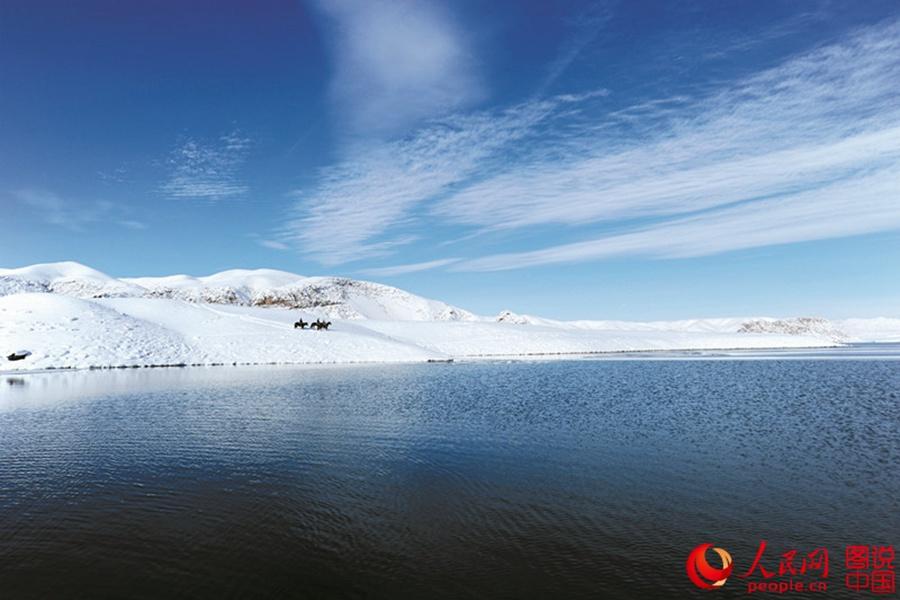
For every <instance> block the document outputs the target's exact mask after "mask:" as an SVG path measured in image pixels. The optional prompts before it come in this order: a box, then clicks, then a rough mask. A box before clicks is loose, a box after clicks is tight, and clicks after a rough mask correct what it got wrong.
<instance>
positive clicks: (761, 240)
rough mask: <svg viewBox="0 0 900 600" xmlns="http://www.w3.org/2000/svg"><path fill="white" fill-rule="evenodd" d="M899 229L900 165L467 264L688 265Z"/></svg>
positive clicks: (479, 267) (470, 267) (465, 265)
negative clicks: (629, 259) (615, 261)
mask: <svg viewBox="0 0 900 600" xmlns="http://www.w3.org/2000/svg"><path fill="white" fill-rule="evenodd" d="M895 229H900V165H893V166H891V167H889V168H884V169H880V170H877V171H875V172H873V173H870V174H868V175H864V176H861V177H857V178H854V179H852V180H849V181H842V182H837V183H832V184H830V185H826V186H823V187H820V188H817V189H815V190H809V191H805V192H799V193H796V194H789V195H785V196H783V197H780V198H775V199H768V200H761V201H759V202H752V203H747V204H741V205H737V206H733V207H729V208H722V209H718V210H714V211H710V212H706V213H702V214H699V215H696V216H692V217H688V218H682V219H677V220H674V221H670V222H666V223H663V224H661V225H657V226H653V227H647V228H644V229H640V230H637V231H634V232H631V233H625V234H620V235H611V236H608V237H605V238H600V239H595V240H589V241H585V242H577V243H572V244H560V245H557V246H552V247H549V248H543V249H540V250H534V251H530V252H514V253H505V254H496V255H493V256H486V257H482V258H476V259H472V260H469V261H465V262H461V263H458V264H457V265H455V266H454V267H452V269H453V270H460V271H502V270H508V269H519V268H524V267H535V266H542V265H551V264H559V263H573V262H584V261H591V260H599V259H604V258H611V257H615V256H629V255H630V256H645V257H650V258H688V257H694V256H704V255H709V254H717V253H720V252H726V251H730V250H740V249H746V248H755V247H760V246H771V245H777V244H787V243H792V242H801V241H811V240H820V239H826V238H833V237H845V236H852V235H859V234H865V233H873V232H878V231H889V230H895Z"/></svg>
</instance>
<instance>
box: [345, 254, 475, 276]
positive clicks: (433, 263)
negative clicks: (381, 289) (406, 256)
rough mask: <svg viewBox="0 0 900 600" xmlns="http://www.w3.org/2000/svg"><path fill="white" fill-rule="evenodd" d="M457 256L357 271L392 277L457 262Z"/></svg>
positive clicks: (364, 273)
mask: <svg viewBox="0 0 900 600" xmlns="http://www.w3.org/2000/svg"><path fill="white" fill-rule="evenodd" d="M458 260H459V259H458V258H439V259H437V260H429V261H426V262H419V263H410V264H405V265H392V266H390V267H377V268H374V269H362V270H360V271H359V272H360V273H362V274H363V275H369V276H372V277H392V276H394V275H406V274H408V273H418V272H420V271H428V270H430V269H437V268H439V267H444V266H447V265H450V264H453V263H455V262H457V261H458Z"/></svg>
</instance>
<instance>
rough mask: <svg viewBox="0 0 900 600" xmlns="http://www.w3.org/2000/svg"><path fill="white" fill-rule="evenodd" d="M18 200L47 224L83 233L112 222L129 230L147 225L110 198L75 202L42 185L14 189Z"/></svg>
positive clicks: (144, 227) (14, 196) (14, 195)
mask: <svg viewBox="0 0 900 600" xmlns="http://www.w3.org/2000/svg"><path fill="white" fill-rule="evenodd" d="M11 194H12V196H13V198H15V199H16V201H17V202H18V203H19V204H21V205H23V206H26V207H28V208H30V209H32V210H33V211H34V212H35V213H36V214H37V215H38V217H39V218H40V219H41V220H43V221H44V222H45V223H48V224H50V225H55V226H58V227H63V228H65V229H68V230H70V231H76V232H81V231H84V230H85V229H86V228H87V226H89V225H92V224H96V223H106V222H109V223H112V224H115V225H119V226H121V227H126V228H129V229H146V227H147V225H146V224H145V223H143V222H141V221H136V220H133V219H130V218H126V217H127V213H128V211H127V210H126V209H125V208H124V207H122V206H121V205H118V204H115V203H113V202H109V201H106V200H95V201H91V202H80V201H73V200H70V199H67V198H64V197H62V196H60V195H59V194H57V193H55V192H53V191H50V190H46V189H41V188H25V189H19V190H13V191H12V192H11Z"/></svg>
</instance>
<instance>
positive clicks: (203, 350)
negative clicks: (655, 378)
mask: <svg viewBox="0 0 900 600" xmlns="http://www.w3.org/2000/svg"><path fill="white" fill-rule="evenodd" d="M301 317H302V318H303V319H304V320H307V321H309V320H313V319H314V318H315V315H313V314H312V313H309V312H304V311H298V310H290V309H285V308H277V307H275V308H262V307H254V306H233V305H219V304H201V303H190V302H185V301H181V300H171V299H164V298H155V299H154V298H96V299H90V300H88V299H81V298H72V297H68V296H62V295H58V294H48V293H25V294H14V295H10V296H5V297H0V349H5V348H10V352H12V351H13V350H12V349H16V348H27V349H28V350H30V351H31V352H32V353H33V354H32V356H30V357H28V358H27V359H26V360H22V361H17V362H9V361H6V362H4V363H3V364H2V365H0V370H4V371H14V370H29V369H48V368H64V367H70V368H86V367H124V366H149V365H179V364H186V365H212V364H234V363H239V364H244V363H249V364H301V363H355V362H410V361H426V360H443V359H447V358H453V357H457V358H458V357H485V356H517V355H518V356H525V355H530V356H534V355H556V354H572V353H586V352H611V351H625V350H663V349H712V348H766V347H812V346H823V345H828V343H829V342H828V340H823V339H821V338H814V337H804V336H773V335H766V334H753V335H748V334H737V333H731V334H704V333H691V332H661V331H650V332H642V331H615V330H611V331H602V330H578V329H565V328H554V327H550V326H528V327H518V326H512V325H508V324H504V323H491V322H454V321H445V322H442V321H434V322H422V321H418V322H417V321H387V320H336V321H335V322H334V324H333V325H332V327H331V330H329V331H327V332H325V331H323V332H319V331H311V330H309V329H306V330H298V329H294V327H293V323H294V321H295V320H297V319H299V318H301Z"/></svg>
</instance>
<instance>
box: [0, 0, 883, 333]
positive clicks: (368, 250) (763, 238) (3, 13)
mask: <svg viewBox="0 0 900 600" xmlns="http://www.w3.org/2000/svg"><path fill="white" fill-rule="evenodd" d="M898 97H900V5H898V4H897V3H896V2H895V1H893V0H891V1H884V2H879V1H874V0H873V1H870V2H856V1H847V2H843V1H838V0H835V1H822V2H814V1H808V2H793V1H788V0H784V1H778V2H770V1H766V0H735V1H731V2H718V1H712V0H710V1H708V2H677V3H674V2H631V1H630V2H566V1H561V2H525V1H521V0H517V1H509V2H506V1H501V0H497V1H494V2H490V3H486V2H481V1H477V0H471V1H469V0H463V1H459V0H457V1H454V2H439V1H433V2H428V1H417V2H403V1H397V2H379V1H378V0H328V1H326V0H320V1H310V2H298V1H294V2H288V1H274V0H273V1H265V0H263V1H260V2H253V3H248V2H229V1H221V0H220V1H216V2H212V1H208V2H203V1H192V2H174V1H172V2H153V3H150V2H147V3H136V2H118V1H109V2H96V1H91V0H87V1H85V2H78V3H73V2H42V1H35V0H29V1H21V0H5V1H4V2H3V3H2V5H0V207H2V214H3V216H4V225H5V226H4V228H3V234H2V236H0V256H2V260H0V262H2V265H3V266H7V267H15V266H22V265H26V264H31V263H36V262H49V261H58V260H77V261H79V262H83V263H85V264H88V265H90V266H93V267H95V268H97V269H100V270H102V271H105V272H107V273H109V274H111V275H115V276H129V275H164V274H173V273H190V274H194V275H204V274H209V273H212V272H215V271H219V270H223V269H228V268H237V267H242V268H256V267H269V268H277V269H285V270H289V271H293V272H297V273H302V274H307V275H317V274H336V275H347V276H350V277H357V278H367V279H372V280H376V281H382V282H385V283H389V284H392V285H397V286H399V287H402V288H405V289H408V290H410V291H413V292H416V293H419V294H422V295H426V296H431V297H435V298H439V299H442V300H445V301H448V302H451V303H454V304H458V305H460V306H463V307H466V308H468V309H471V310H475V311H477V312H482V313H494V312H497V311H499V310H500V309H503V308H510V309H512V310H515V311H517V312H525V313H532V314H540V315H544V316H548V317H558V318H623V319H657V318H687V317H699V316H727V315H763V314H765V315H784V316H790V315H801V314H802V315H806V314H816V315H825V316H833V317H845V316H875V315H885V316H900V266H898V265H900V101H898Z"/></svg>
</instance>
